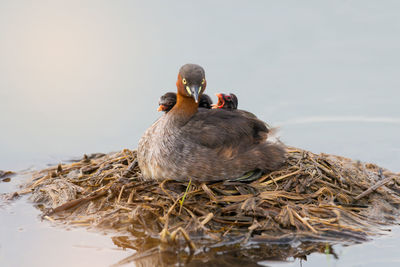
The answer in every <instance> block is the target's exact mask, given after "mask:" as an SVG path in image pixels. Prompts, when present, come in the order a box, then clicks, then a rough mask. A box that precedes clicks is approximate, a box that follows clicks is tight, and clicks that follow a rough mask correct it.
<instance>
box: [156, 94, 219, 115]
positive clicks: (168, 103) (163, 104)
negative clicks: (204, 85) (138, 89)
mask: <svg viewBox="0 0 400 267" xmlns="http://www.w3.org/2000/svg"><path fill="white" fill-rule="evenodd" d="M175 104H176V93H174V92H168V93H165V94H163V95H162V96H160V100H159V101H158V109H157V110H158V111H164V112H165V113H167V112H168V111H170V110H171V109H172V108H173V107H174V106H175ZM212 104H213V103H212V100H211V98H210V97H209V96H208V95H206V94H202V95H201V96H200V98H199V108H206V109H211V107H212Z"/></svg>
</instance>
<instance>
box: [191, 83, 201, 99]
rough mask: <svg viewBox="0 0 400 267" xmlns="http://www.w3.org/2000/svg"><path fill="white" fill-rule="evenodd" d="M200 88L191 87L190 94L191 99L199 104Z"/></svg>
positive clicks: (196, 86)
mask: <svg viewBox="0 0 400 267" xmlns="http://www.w3.org/2000/svg"><path fill="white" fill-rule="evenodd" d="M200 90H201V86H198V85H191V86H190V92H191V93H192V97H193V98H194V101H196V103H199V95H200Z"/></svg>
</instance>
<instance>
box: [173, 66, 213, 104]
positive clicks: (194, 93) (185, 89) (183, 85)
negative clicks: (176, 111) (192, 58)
mask: <svg viewBox="0 0 400 267" xmlns="http://www.w3.org/2000/svg"><path fill="white" fill-rule="evenodd" d="M206 86H207V82H206V76H205V72H204V69H203V68H202V67H201V66H199V65H196V64H185V65H183V66H182V67H181V68H180V70H179V74H178V80H177V81H176V87H177V88H178V94H180V95H181V96H185V97H193V99H194V101H195V102H196V103H199V98H200V95H201V94H202V93H203V92H204V90H205V89H206Z"/></svg>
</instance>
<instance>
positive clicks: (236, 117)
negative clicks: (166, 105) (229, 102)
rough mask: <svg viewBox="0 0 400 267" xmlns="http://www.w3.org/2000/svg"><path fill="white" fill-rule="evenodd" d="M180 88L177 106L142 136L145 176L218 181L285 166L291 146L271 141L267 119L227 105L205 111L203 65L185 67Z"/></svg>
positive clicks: (141, 165) (140, 160)
mask: <svg viewBox="0 0 400 267" xmlns="http://www.w3.org/2000/svg"><path fill="white" fill-rule="evenodd" d="M176 86H177V98H176V104H175V105H174V106H173V108H172V109H171V110H170V111H169V112H168V113H166V114H164V115H163V116H161V117H160V118H159V119H158V120H157V121H155V122H154V123H153V124H152V125H151V126H150V127H149V128H148V129H147V130H146V131H145V133H144V134H143V136H142V137H141V138H140V141H139V144H138V149H137V160H138V164H139V168H140V170H141V174H142V177H143V179H144V180H158V181H162V180H165V179H172V180H177V181H189V180H192V181H195V182H214V181H221V180H232V179H236V178H239V177H241V176H243V175H244V174H246V173H248V172H249V171H253V170H261V171H264V172H265V171H273V170H277V169H279V168H280V167H281V166H282V165H283V163H284V162H285V160H286V149H285V146H284V145H283V144H281V143H274V142H270V141H268V140H267V136H268V127H267V126H266V124H265V123H264V122H263V121H261V120H259V119H257V118H256V117H250V116H245V115H243V114H242V113H241V112H232V111H230V110H226V109H221V108H219V109H203V108H200V109H199V99H200V96H201V95H202V94H203V93H204V90H205V89H206V86H207V81H206V79H205V71H204V69H203V68H202V67H201V66H199V65H197V64H185V65H183V66H182V67H181V68H180V69H179V72H178V79H177V82H176Z"/></svg>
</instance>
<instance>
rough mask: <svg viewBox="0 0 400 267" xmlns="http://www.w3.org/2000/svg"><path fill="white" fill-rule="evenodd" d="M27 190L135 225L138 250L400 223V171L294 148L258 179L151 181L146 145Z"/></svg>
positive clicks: (329, 236)
mask: <svg viewBox="0 0 400 267" xmlns="http://www.w3.org/2000/svg"><path fill="white" fill-rule="evenodd" d="M19 193H20V194H24V193H31V194H32V195H31V199H32V200H33V201H34V202H35V203H38V204H40V207H41V208H42V210H43V217H44V218H46V219H48V220H51V221H55V222H60V223H68V224H70V225H77V226H87V227H96V228H101V229H109V230H117V231H119V232H123V233H127V232H130V233H131V234H132V235H133V237H135V240H136V241H135V242H136V243H135V244H136V245H134V243H131V245H126V244H125V245H126V246H128V247H129V246H132V248H135V249H138V248H137V247H136V246H139V245H138V243H137V242H139V241H137V240H153V241H154V240H155V242H156V243H157V242H158V241H160V243H168V244H171V243H185V244H187V245H188V246H189V247H190V249H191V250H194V249H196V247H201V246H203V245H206V244H215V243H219V242H225V241H226V240H230V241H232V240H233V241H235V242H236V241H238V242H242V243H246V242H247V241H253V242H266V241H269V242H271V241H279V240H281V241H285V240H292V239H293V238H298V237H301V238H302V239H303V240H352V241H362V240H366V239H368V236H369V235H371V234H374V233H377V231H378V230H379V229H381V228H382V226H383V225H388V224H391V223H394V222H396V219H397V218H396V216H397V215H398V211H399V209H398V208H399V204H400V195H399V194H400V175H399V174H395V173H392V172H390V171H388V170H385V169H382V168H380V167H378V166H376V165H374V164H365V163H362V162H358V161H353V160H350V159H347V158H343V157H339V156H333V155H327V154H314V153H311V152H309V151H305V150H301V149H296V148H289V150H288V159H287V162H286V163H285V166H284V167H283V168H281V169H280V170H278V171H274V172H270V173H266V174H264V175H262V176H261V177H259V178H258V179H256V180H255V181H252V182H227V181H225V182H224V181H221V182H215V183H195V182H191V183H189V181H187V182H178V181H173V180H164V181H162V182H158V181H143V180H142V179H141V174H140V169H139V168H138V165H137V161H136V151H131V150H128V149H125V150H123V151H120V152H116V153H110V154H92V155H89V156H86V155H85V156H84V157H83V159H81V160H80V161H76V162H70V163H68V164H60V165H58V166H54V167H51V168H48V169H44V170H41V171H38V172H36V173H34V175H33V179H32V181H31V182H30V183H29V184H28V185H27V186H26V188H24V189H23V190H22V191H20V192H19ZM116 242H117V243H118V242H119V243H121V241H118V240H117V241H116ZM143 242H144V241H143ZM122 243H123V242H122ZM139 243H140V242H139Z"/></svg>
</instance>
